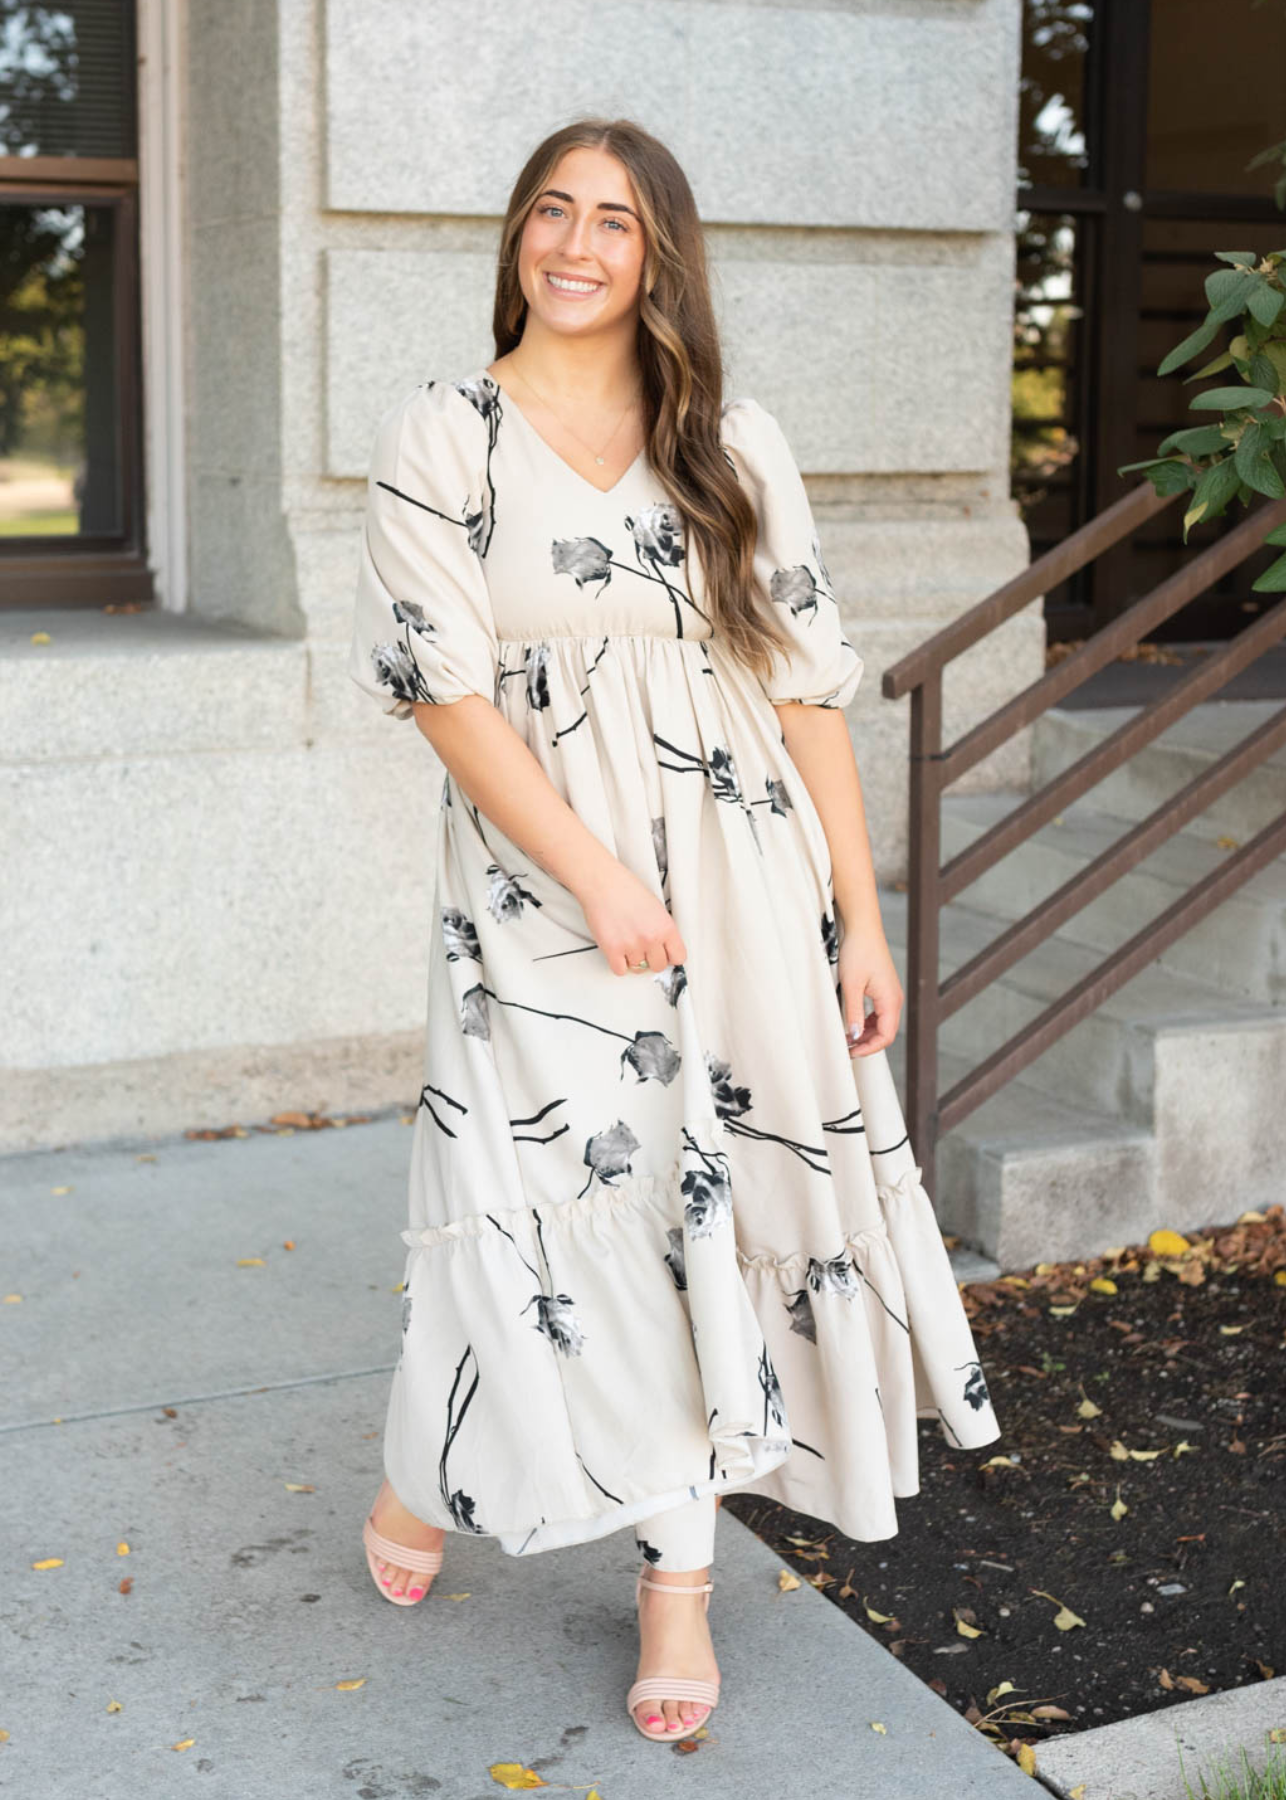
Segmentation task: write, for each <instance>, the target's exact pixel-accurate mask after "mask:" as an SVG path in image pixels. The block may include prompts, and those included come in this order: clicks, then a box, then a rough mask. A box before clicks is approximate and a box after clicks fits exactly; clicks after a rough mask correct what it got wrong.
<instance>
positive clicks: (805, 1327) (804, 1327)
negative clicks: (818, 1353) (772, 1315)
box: [786, 1287, 817, 1344]
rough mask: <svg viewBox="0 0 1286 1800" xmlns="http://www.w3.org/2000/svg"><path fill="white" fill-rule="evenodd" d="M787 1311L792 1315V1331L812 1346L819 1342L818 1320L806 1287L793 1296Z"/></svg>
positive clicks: (787, 1305)
mask: <svg viewBox="0 0 1286 1800" xmlns="http://www.w3.org/2000/svg"><path fill="white" fill-rule="evenodd" d="M786 1311H787V1312H788V1313H789V1314H790V1329H791V1330H792V1331H797V1332H798V1333H799V1335H800V1337H802V1338H807V1339H808V1341H809V1343H810V1344H815V1343H816V1342H817V1320H816V1319H815V1318H814V1317H813V1302H812V1300H811V1298H810V1297H809V1293H808V1289H807V1288H806V1287H802V1288H800V1290H799V1292H798V1293H797V1294H792V1296H791V1298H790V1299H789V1300H788V1301H787V1302H786Z"/></svg>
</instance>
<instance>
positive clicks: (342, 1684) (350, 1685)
mask: <svg viewBox="0 0 1286 1800" xmlns="http://www.w3.org/2000/svg"><path fill="white" fill-rule="evenodd" d="M335 1686H336V1689H337V1690H338V1691H339V1692H340V1693H341V1694H351V1693H352V1691H353V1689H354V1688H359V1687H365V1686H366V1677H365V1675H359V1676H358V1677H357V1679H356V1681H337V1682H336V1683H335Z"/></svg>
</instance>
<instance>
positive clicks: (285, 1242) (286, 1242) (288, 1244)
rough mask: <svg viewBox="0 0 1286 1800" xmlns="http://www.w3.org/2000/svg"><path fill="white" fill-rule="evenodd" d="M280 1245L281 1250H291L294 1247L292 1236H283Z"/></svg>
mask: <svg viewBox="0 0 1286 1800" xmlns="http://www.w3.org/2000/svg"><path fill="white" fill-rule="evenodd" d="M281 1247H282V1249H283V1250H293V1249H294V1247H295V1240H294V1238H283V1239H282V1244H281Z"/></svg>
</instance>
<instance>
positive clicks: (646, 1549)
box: [634, 1531, 661, 1566]
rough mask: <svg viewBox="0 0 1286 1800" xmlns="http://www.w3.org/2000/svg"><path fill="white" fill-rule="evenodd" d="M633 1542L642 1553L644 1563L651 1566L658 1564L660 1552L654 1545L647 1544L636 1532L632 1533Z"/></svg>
mask: <svg viewBox="0 0 1286 1800" xmlns="http://www.w3.org/2000/svg"><path fill="white" fill-rule="evenodd" d="M634 1542H635V1543H636V1544H637V1545H638V1547H639V1549H640V1550H641V1551H642V1552H643V1560H644V1562H650V1563H651V1564H652V1565H653V1566H655V1565H656V1564H657V1563H659V1562H660V1560H661V1552H660V1551H659V1550H658V1549H657V1547H656V1545H655V1544H649V1543H648V1541H647V1539H646V1538H641V1537H640V1536H639V1534H638V1532H637V1531H636V1532H635V1533H634Z"/></svg>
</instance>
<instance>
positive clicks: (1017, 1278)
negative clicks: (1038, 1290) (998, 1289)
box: [999, 1275, 1031, 1287]
mask: <svg viewBox="0 0 1286 1800" xmlns="http://www.w3.org/2000/svg"><path fill="white" fill-rule="evenodd" d="M999 1279H1000V1280H1001V1281H1004V1282H1007V1283H1008V1284H1009V1286H1010V1287H1030V1286H1031V1282H1030V1281H1028V1280H1027V1278H1026V1277H1025V1276H1023V1275H1002V1276H1000V1278H999Z"/></svg>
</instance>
